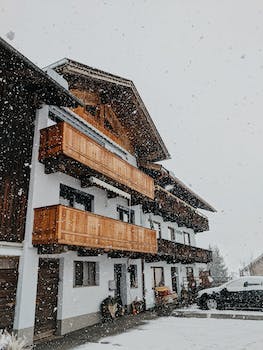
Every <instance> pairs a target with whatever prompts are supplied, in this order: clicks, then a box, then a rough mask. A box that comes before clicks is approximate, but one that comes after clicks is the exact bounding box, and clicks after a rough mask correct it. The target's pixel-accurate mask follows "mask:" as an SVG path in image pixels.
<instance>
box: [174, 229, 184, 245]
mask: <svg viewBox="0 0 263 350" xmlns="http://www.w3.org/2000/svg"><path fill="white" fill-rule="evenodd" d="M175 237H176V241H177V242H179V243H183V232H182V231H180V230H175Z"/></svg>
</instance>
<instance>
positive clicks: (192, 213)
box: [155, 186, 209, 232]
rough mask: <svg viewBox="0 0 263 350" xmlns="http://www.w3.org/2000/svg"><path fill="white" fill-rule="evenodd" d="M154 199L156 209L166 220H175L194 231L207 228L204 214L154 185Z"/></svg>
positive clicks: (206, 229)
mask: <svg viewBox="0 0 263 350" xmlns="http://www.w3.org/2000/svg"><path fill="white" fill-rule="evenodd" d="M155 200H156V203H157V205H156V210H157V211H159V212H160V214H161V215H162V216H163V217H166V218H167V220H170V219H171V220H175V221H176V222H177V224H178V225H179V226H186V227H190V228H192V229H193V230H194V231H195V232H202V231H208V230H209V224H208V219H207V217H206V216H205V215H203V214H201V213H199V212H198V211H197V210H196V209H195V208H193V207H191V206H190V205H189V204H187V203H185V202H184V201H183V200H181V199H180V198H177V197H176V196H175V195H173V194H172V193H170V192H168V191H166V190H165V189H163V188H162V187H160V186H156V190H155Z"/></svg>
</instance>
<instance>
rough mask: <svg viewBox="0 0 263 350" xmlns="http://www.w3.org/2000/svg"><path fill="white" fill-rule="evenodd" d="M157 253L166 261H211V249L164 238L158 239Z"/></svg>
mask: <svg viewBox="0 0 263 350" xmlns="http://www.w3.org/2000/svg"><path fill="white" fill-rule="evenodd" d="M158 254H159V255H160V256H161V257H163V258H164V259H165V260H167V261H168V262H171V263H172V262H182V263H184V264H190V263H209V262H211V261H212V251H211V250H207V249H202V248H198V247H192V246H189V245H186V244H181V243H177V242H173V241H168V240H166V239H158Z"/></svg>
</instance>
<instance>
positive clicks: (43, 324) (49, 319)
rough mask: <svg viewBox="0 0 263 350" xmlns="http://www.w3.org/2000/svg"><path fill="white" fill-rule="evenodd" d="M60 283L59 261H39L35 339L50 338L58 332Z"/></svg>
mask: <svg viewBox="0 0 263 350" xmlns="http://www.w3.org/2000/svg"><path fill="white" fill-rule="evenodd" d="M58 283H59V260H58V259H39V270H38V283H37V299H36V314H35V338H44V337H48V336H51V335H52V334H54V333H55V331H56V327H57V299H58Z"/></svg>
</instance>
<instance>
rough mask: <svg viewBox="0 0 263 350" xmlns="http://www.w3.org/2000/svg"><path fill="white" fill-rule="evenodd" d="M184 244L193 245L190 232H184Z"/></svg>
mask: <svg viewBox="0 0 263 350" xmlns="http://www.w3.org/2000/svg"><path fill="white" fill-rule="evenodd" d="M184 244H186V245H191V241H190V233H188V232H184Z"/></svg>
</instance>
